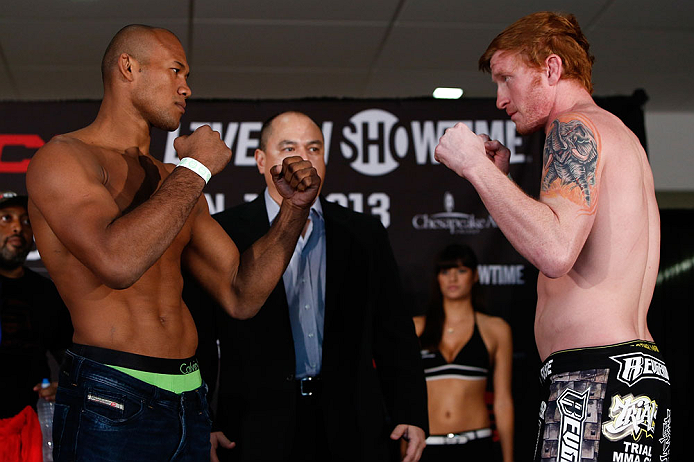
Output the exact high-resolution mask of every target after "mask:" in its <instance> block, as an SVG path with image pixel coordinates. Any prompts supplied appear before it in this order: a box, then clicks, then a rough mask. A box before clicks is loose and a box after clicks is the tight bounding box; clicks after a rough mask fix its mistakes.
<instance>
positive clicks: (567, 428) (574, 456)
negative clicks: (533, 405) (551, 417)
mask: <svg viewBox="0 0 694 462" xmlns="http://www.w3.org/2000/svg"><path fill="white" fill-rule="evenodd" d="M589 395H590V387H589V388H587V389H586V390H585V391H584V392H583V393H578V392H576V391H574V390H572V389H570V388H567V389H566V390H564V392H563V393H562V394H561V396H559V399H557V407H558V409H559V413H560V414H561V427H560V428H559V433H560V437H559V447H558V448H557V461H570V462H575V461H579V460H581V446H582V445H583V422H584V421H585V420H586V417H587V414H588V412H587V409H588V396H589Z"/></svg>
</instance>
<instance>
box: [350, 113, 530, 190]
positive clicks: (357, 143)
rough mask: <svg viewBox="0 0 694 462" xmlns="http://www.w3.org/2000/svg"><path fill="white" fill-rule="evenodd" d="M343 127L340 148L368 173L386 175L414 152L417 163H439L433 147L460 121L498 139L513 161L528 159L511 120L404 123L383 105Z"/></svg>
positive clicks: (362, 170) (518, 161)
mask: <svg viewBox="0 0 694 462" xmlns="http://www.w3.org/2000/svg"><path fill="white" fill-rule="evenodd" d="M349 121H350V123H349V124H348V125H346V126H344V127H343V128H342V138H343V141H341V142H340V151H341V152H342V155H343V157H344V158H345V159H347V160H349V161H350V162H351V166H352V168H353V169H354V170H356V171H357V172H359V173H361V174H363V175H368V176H382V175H386V174H388V173H390V172H392V171H393V170H395V169H396V168H398V165H399V160H400V159H402V158H404V157H405V156H406V155H408V154H409V153H410V152H413V153H414V157H415V162H416V163H417V165H425V164H438V162H436V160H435V159H434V150H435V149H436V145H437V144H438V143H439V139H440V138H441V137H442V136H443V132H444V131H446V129H447V128H450V127H453V126H454V125H455V124H457V123H458V122H461V123H463V124H465V125H467V126H468V127H469V128H470V129H471V130H473V131H474V132H475V133H480V134H481V133H486V134H488V135H489V136H490V137H491V138H492V139H495V140H499V141H500V142H501V143H503V144H504V145H506V146H507V147H508V148H509V150H510V151H511V160H510V162H511V163H512V164H515V163H521V162H524V161H525V155H524V154H519V153H516V147H518V146H520V145H521V144H522V142H523V140H522V138H520V137H519V136H518V134H517V132H516V125H515V124H514V123H513V122H512V121H510V120H493V121H491V123H490V121H489V120H486V119H485V120H474V121H473V120H438V121H433V120H413V121H411V122H409V123H402V122H400V120H399V119H398V118H397V117H396V116H395V115H393V114H391V113H390V112H388V111H384V110H382V109H368V110H365V111H361V112H358V113H357V114H355V115H353V116H352V118H350V119H349Z"/></svg>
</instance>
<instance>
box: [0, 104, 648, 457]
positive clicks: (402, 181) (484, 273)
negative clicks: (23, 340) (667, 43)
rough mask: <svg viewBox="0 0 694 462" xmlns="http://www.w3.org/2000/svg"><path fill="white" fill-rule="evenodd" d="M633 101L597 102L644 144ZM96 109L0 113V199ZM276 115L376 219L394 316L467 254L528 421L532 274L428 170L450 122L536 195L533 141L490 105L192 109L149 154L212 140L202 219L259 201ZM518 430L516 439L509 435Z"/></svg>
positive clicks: (453, 184)
mask: <svg viewBox="0 0 694 462" xmlns="http://www.w3.org/2000/svg"><path fill="white" fill-rule="evenodd" d="M643 98H644V96H643V95H636V94H635V96H634V97H617V98H603V99H600V100H599V101H598V103H599V104H601V105H603V106H604V107H606V108H607V109H608V110H611V111H612V112H615V113H616V114H617V115H619V116H620V117H622V119H623V120H627V123H628V124H629V125H630V127H631V128H632V130H634V131H635V132H636V133H637V135H638V136H639V137H640V138H641V140H642V142H643V143H644V146H645V136H644V130H643V113H642V110H641V105H642V104H643V102H644V99H643ZM98 108H99V102H95V101H84V102H79V101H77V102H45V103H41V102H37V103H31V102H28V103H21V102H5V103H0V120H2V122H1V124H0V190H13V191H16V192H18V193H24V192H26V186H25V181H24V175H25V172H26V168H27V165H28V163H29V161H30V159H31V156H32V155H33V154H34V153H35V152H36V150H37V149H38V148H39V147H41V146H42V145H43V144H45V143H46V142H47V141H49V140H50V139H51V137H53V136H55V135H57V134H61V133H66V132H70V131H73V130H76V129H79V128H81V127H84V126H86V125H88V124H89V123H91V121H92V120H93V119H94V118H95V116H96V114H97V112H98ZM287 110H296V111H301V112H304V113H306V114H307V115H309V116H310V117H312V118H313V119H314V120H315V121H316V122H317V123H318V125H319V126H320V127H321V129H322V131H323V134H324V137H325V146H326V149H325V157H326V164H327V168H326V178H325V179H324V186H323V190H322V194H323V195H325V196H326V198H327V199H328V200H330V201H334V202H337V203H340V204H342V205H344V206H345V207H349V208H352V209H354V210H357V211H360V212H364V213H368V214H372V215H375V216H377V217H378V218H379V219H380V220H381V222H382V223H383V225H384V226H385V227H386V228H387V229H388V233H389V236H390V240H391V245H392V248H393V251H394V253H395V258H396V260H397V262H398V264H399V266H400V272H401V277H402V280H403V285H404V287H405V291H406V297H405V298H406V300H407V303H408V306H406V307H403V309H406V310H409V312H410V313H412V314H413V315H414V314H423V312H424V310H425V307H426V303H427V299H428V297H429V291H430V288H431V284H432V281H433V280H434V276H435V275H434V272H433V258H434V256H435V254H436V253H437V252H438V251H440V250H441V249H442V248H443V247H445V246H446V245H447V244H450V243H465V244H468V245H470V246H471V247H472V248H473V249H474V251H475V252H476V253H477V256H478V259H479V261H480V267H479V276H480V282H481V284H482V286H483V298H484V300H485V310H486V311H487V312H488V313H490V314H492V315H497V316H502V317H503V318H505V319H506V320H507V321H508V322H509V323H510V324H511V327H512V330H513V337H514V391H515V393H514V394H519V395H520V396H522V397H524V398H526V399H524V400H522V399H519V400H517V403H516V406H517V415H519V416H523V415H525V416H526V417H527V416H528V415H529V414H530V415H534V414H536V412H537V409H536V407H537V406H536V401H535V399H534V398H535V395H534V394H533V393H532V392H531V394H530V399H527V398H528V396H527V391H528V390H534V389H536V388H537V384H538V383H537V365H538V364H539V358H538V357H537V351H536V348H535V342H534V338H533V321H534V312H535V303H536V288H535V286H536V279H537V270H536V269H534V268H533V267H532V265H530V264H529V263H528V262H527V261H526V260H525V259H524V258H523V257H521V256H520V255H519V254H518V253H517V252H516V251H515V250H514V249H513V247H512V246H511V245H510V244H509V243H508V241H507V240H506V238H505V237H504V236H503V234H502V233H501V231H500V230H499V228H498V226H497V224H496V223H495V221H494V219H493V218H492V217H491V216H490V214H489V212H487V210H486V209H485V207H484V204H483V203H482V201H481V200H480V198H479V196H478V195H477V193H476V192H475V190H474V188H473V187H472V186H471V185H470V183H469V182H468V181H467V180H465V179H463V178H461V177H459V176H458V175H456V174H455V173H453V172H451V171H450V170H449V169H448V168H446V167H445V166H443V165H440V164H438V163H437V162H436V161H435V160H434V149H435V147H436V145H437V143H438V140H439V138H440V137H441V136H442V134H443V132H444V131H445V129H446V128H448V127H451V126H453V125H455V124H456V123H458V122H461V123H464V124H466V125H467V126H469V127H470V128H471V129H472V130H473V131H475V132H476V133H486V134H488V135H489V136H490V137H491V138H492V139H496V140H499V141H501V142H502V143H503V144H504V145H506V146H507V147H508V148H509V149H510V150H511V168H510V170H511V171H510V174H511V177H512V178H513V180H514V181H515V182H516V183H517V184H518V186H519V187H520V188H521V189H522V190H523V191H525V192H526V193H527V194H528V195H530V196H534V197H536V196H537V195H538V192H539V185H540V175H541V171H542V147H543V144H544V133H542V132H540V133H536V134H533V135H531V136H527V137H522V136H519V135H518V133H517V132H516V127H515V124H514V123H513V122H512V121H511V120H510V119H509V118H508V117H507V115H506V113H505V112H504V111H500V110H498V109H497V108H496V107H495V101H494V100H493V99H463V100H455V101H446V100H433V99H429V98H426V99H407V100H345V99H316V100H281V101H226V100H225V101H203V100H192V101H189V102H188V104H187V107H186V113H185V115H184V117H183V118H182V121H181V125H180V127H179V128H178V129H177V130H176V131H174V132H170V133H167V132H163V131H160V130H157V129H154V130H153V132H152V143H151V151H150V152H151V154H152V155H153V156H154V157H156V158H157V159H160V160H162V161H164V162H170V163H175V162H177V161H178V159H177V156H176V152H175V150H174V148H173V140H174V139H175V138H176V137H177V136H180V135H187V134H190V133H192V132H193V131H194V130H195V129H196V128H198V127H200V126H201V125H204V124H208V125H210V126H211V127H212V128H213V129H214V130H216V131H218V132H219V133H220V135H221V138H222V139H223V140H224V141H225V143H226V144H227V145H228V146H229V147H230V148H231V149H232V151H233V157H232V159H231V162H230V163H229V165H228V166H227V167H226V169H225V170H224V171H222V172H221V173H219V174H218V175H216V176H215V177H213V178H212V180H211V181H210V182H209V184H208V185H207V186H206V188H205V190H204V192H205V197H206V198H207V202H208V205H209V208H210V211H211V213H216V212H219V211H222V210H224V209H225V208H228V207H232V206H234V205H237V204H239V203H241V202H243V201H249V200H252V199H253V198H254V197H255V196H256V195H257V194H260V193H262V191H263V189H264V186H265V183H264V179H263V177H262V175H260V174H259V172H258V169H257V167H256V165H255V159H254V151H255V149H256V148H258V145H259V134H260V128H261V126H262V123H263V121H265V120H266V119H268V118H269V117H271V116H273V115H275V114H278V113H280V112H284V111H287ZM38 258H39V257H38V255H37V254H36V253H34V254H33V255H32V261H30V262H29V263H30V266H34V267H39V268H40V261H39V260H38ZM328 258H329V257H328ZM345 284H349V281H345ZM521 419H522V417H521ZM526 421H527V419H526ZM533 431H534V430H533ZM518 432H519V435H521V434H524V431H523V429H521V428H519V429H518ZM525 437H527V438H529V439H525V438H524V439H523V441H530V442H531V443H534V435H525ZM531 443H528V445H530V444H531ZM521 446H523V445H521ZM517 450H521V451H523V452H524V453H529V451H531V450H532V449H531V448H530V449H528V448H522V447H518V448H517ZM523 452H521V453H523Z"/></svg>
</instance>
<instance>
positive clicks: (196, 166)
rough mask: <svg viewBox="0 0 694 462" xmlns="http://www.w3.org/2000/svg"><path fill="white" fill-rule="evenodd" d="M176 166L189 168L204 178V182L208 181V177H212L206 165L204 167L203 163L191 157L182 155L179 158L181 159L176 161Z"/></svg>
mask: <svg viewBox="0 0 694 462" xmlns="http://www.w3.org/2000/svg"><path fill="white" fill-rule="evenodd" d="M176 167H185V168H187V169H189V170H192V171H194V172H195V173H197V174H198V175H200V177H201V178H202V179H203V180H205V184H207V182H208V181H210V178H212V174H211V173H210V171H209V170H208V168H207V167H205V166H204V165H203V164H201V163H200V162H198V161H197V160H195V159H193V158H192V157H184V158H183V159H181V161H180V162H179V163H178V165H177V166H176Z"/></svg>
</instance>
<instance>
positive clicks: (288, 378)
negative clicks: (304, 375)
mask: <svg viewBox="0 0 694 462" xmlns="http://www.w3.org/2000/svg"><path fill="white" fill-rule="evenodd" d="M293 380H294V374H289V375H288V376H287V382H291V381H293Z"/></svg>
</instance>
